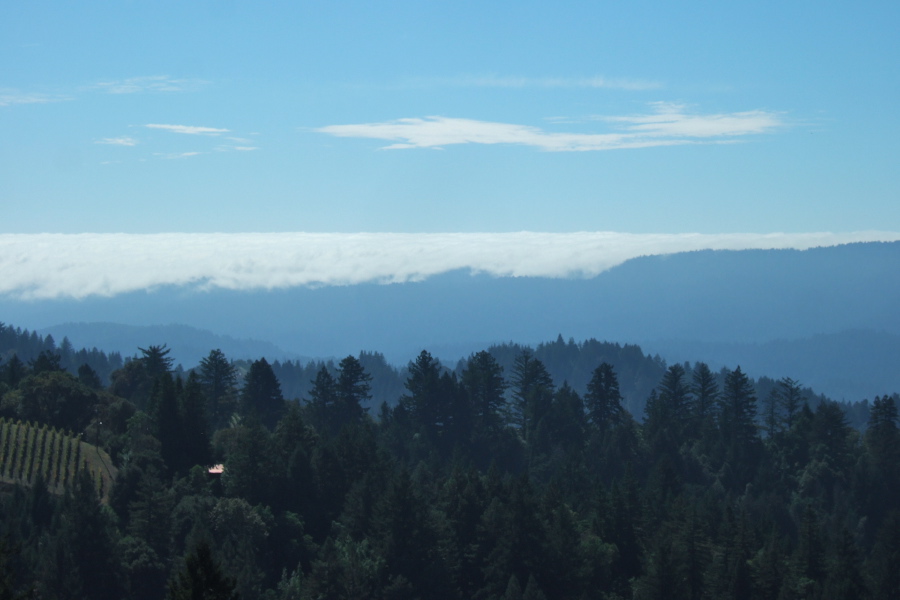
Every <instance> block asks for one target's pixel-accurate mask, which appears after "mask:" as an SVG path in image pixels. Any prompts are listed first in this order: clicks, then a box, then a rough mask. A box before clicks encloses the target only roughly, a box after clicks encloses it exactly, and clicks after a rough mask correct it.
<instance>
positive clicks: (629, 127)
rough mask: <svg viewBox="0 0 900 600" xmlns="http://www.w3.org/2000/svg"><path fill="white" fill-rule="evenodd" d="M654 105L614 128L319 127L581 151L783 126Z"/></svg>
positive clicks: (615, 121) (763, 114)
mask: <svg viewBox="0 0 900 600" xmlns="http://www.w3.org/2000/svg"><path fill="white" fill-rule="evenodd" d="M651 106H652V109H653V111H652V112H651V113H648V114H640V115H625V116H604V117H597V118H595V119H594V120H595V121H600V122H606V123H608V125H609V127H610V128H611V129H612V131H610V132H606V133H558V132H548V131H544V130H543V129H540V128H538V127H533V126H530V125H517V124H513V123H497V122H490V121H477V120H473V119H458V118H448V117H426V118H408V119H397V120H394V121H385V122H381V123H359V124H354V125H329V126H327V127H321V128H319V129H317V130H316V131H318V132H320V133H326V134H329V135H333V136H337V137H356V138H370V139H377V140H384V141H390V142H394V143H392V144H390V145H388V146H384V147H383V149H385V150H396V149H403V148H440V147H443V146H450V145H454V144H517V145H522V146H533V147H536V148H540V149H541V150H546V151H552V152H577V151H596V150H617V149H623V148H648V147H653V146H675V145H684V144H696V143H709V142H731V141H735V140H737V139H739V138H741V137H743V136H747V135H755V134H761V133H767V132H770V131H772V130H774V129H776V128H777V127H779V126H781V125H783V123H782V121H781V118H780V117H779V115H778V114H777V113H773V112H768V111H762V110H752V111H744V112H736V113H724V114H706V115H703V114H690V113H688V112H687V111H686V109H685V107H684V106H681V105H677V104H669V103H654V104H653V105H651Z"/></svg>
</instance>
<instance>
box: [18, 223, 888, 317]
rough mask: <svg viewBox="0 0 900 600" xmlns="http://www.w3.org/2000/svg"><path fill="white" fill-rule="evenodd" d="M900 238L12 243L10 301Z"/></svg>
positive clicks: (514, 270) (573, 265) (404, 278)
mask: <svg viewBox="0 0 900 600" xmlns="http://www.w3.org/2000/svg"><path fill="white" fill-rule="evenodd" d="M895 240H900V233H896V232H879V231H862V232H852V233H770V234H754V233H741V234H629V233H615V232H577V233H536V232H518V233H420V234H410V233H164V234H93V233H84V234H50V233H47V234H2V235H0V295H2V296H5V297H7V298H12V299H21V300H40V299H53V298H74V299H79V298H87V297H91V296H100V297H110V296H115V295H118V294H124V293H128V292H134V291H138V290H146V289H153V288H157V287H160V286H191V287H196V288H200V289H215V288H219V289H227V290H265V289H285V288H291V287H302V286H307V287H310V286H311V287H322V286H335V285H354V284H360V283H370V282H378V283H402V282H409V281H421V280H423V279H427V278H428V277H430V276H433V275H438V274H441V273H446V272H449V271H453V270H459V269H469V270H471V271H472V272H473V273H480V274H488V275H492V276H497V277H547V278H569V277H593V276H596V275H598V274H600V273H602V272H603V271H606V270H608V269H610V268H612V267H614V266H616V265H619V264H621V263H623V262H625V261H626V260H628V259H631V258H635V257H638V256H645V255H661V254H671V253H676V252H684V251H692V250H704V249H712V250H742V249H784V248H794V249H807V248H812V247H818V246H834V245H839V244H846V243H852V242H868V241H895Z"/></svg>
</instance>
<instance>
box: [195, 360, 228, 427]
mask: <svg viewBox="0 0 900 600" xmlns="http://www.w3.org/2000/svg"><path fill="white" fill-rule="evenodd" d="M198 381H199V383H200V386H201V388H202V390H203V393H204V394H205V395H206V398H207V400H208V402H209V406H208V407H207V411H206V413H207V414H206V416H207V420H208V423H209V424H210V425H211V426H212V427H213V428H216V429H218V428H219V427H221V426H222V425H224V424H225V423H226V422H227V420H228V419H229V418H231V415H232V414H233V413H234V411H235V410H236V409H237V402H236V394H237V370H236V369H235V368H234V365H232V364H231V363H230V362H228V359H226V358H225V355H224V354H223V353H222V351H221V350H218V349H216V350H212V351H211V352H210V353H209V355H208V356H207V357H206V358H204V359H203V360H201V361H200V369H199V373H198Z"/></svg>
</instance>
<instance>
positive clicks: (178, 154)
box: [153, 152, 204, 160]
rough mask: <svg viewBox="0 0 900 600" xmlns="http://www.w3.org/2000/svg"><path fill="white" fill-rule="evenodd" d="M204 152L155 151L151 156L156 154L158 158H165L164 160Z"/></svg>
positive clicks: (197, 154) (187, 156)
mask: <svg viewBox="0 0 900 600" xmlns="http://www.w3.org/2000/svg"><path fill="white" fill-rule="evenodd" d="M201 154H204V153H203V152H171V153H163V152H156V153H154V155H153V156H158V157H160V158H165V159H166V160H177V159H179V158H190V157H192V156H199V155H201Z"/></svg>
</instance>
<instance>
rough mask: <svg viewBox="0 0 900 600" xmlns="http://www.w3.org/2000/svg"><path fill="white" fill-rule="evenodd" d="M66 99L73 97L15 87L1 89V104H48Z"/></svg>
mask: <svg viewBox="0 0 900 600" xmlns="http://www.w3.org/2000/svg"><path fill="white" fill-rule="evenodd" d="M64 100H71V97H69V96H60V95H54V94H43V93H39V92H22V91H19V90H15V89H0V106H13V105H15V104H47V103H49V102H62V101H64Z"/></svg>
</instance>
